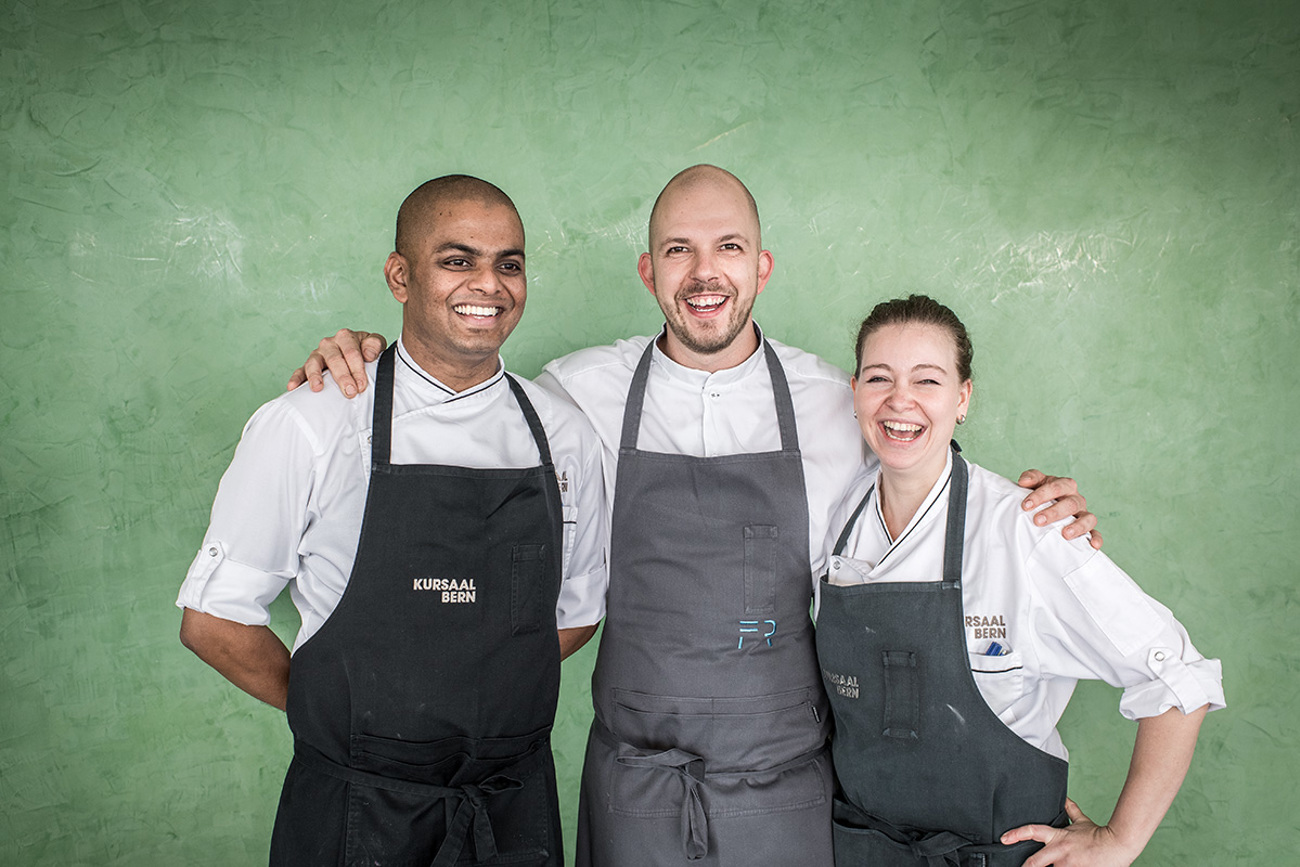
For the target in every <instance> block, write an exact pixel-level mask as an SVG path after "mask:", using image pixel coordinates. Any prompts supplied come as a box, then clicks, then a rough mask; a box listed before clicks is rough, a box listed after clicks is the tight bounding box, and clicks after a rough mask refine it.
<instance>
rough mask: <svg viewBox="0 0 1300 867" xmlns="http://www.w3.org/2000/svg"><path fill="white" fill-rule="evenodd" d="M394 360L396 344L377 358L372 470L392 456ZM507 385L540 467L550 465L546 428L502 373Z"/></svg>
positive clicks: (517, 387) (519, 389)
mask: <svg viewBox="0 0 1300 867" xmlns="http://www.w3.org/2000/svg"><path fill="white" fill-rule="evenodd" d="M396 357H397V344H396V343H394V344H393V345H392V346H390V347H388V348H387V349H385V350H384V352H383V354H382V355H380V356H379V370H378V371H377V372H376V375H375V409H374V414H373V415H372V416H371V421H370V464H371V466H372V467H386V466H388V465H389V464H390V462H391V461H392V453H393V380H394V379H395V377H394V375H393V367H394V359H396ZM505 377H506V381H507V382H509V383H510V392H511V393H512V394H513V395H514V396H515V401H516V402H517V403H518V404H519V409H520V410H521V411H523V414H524V420H525V421H527V422H528V430H529V431H530V432H531V433H532V435H533V441H534V442H536V443H537V452H538V454H539V455H541V458H542V466H546V467H549V466H552V464H553V461H552V460H551V445H550V442H549V441H548V440H547V439H546V429H545V428H543V427H542V421H541V419H540V418H538V416H537V410H536V409H534V408H533V402H532V401H531V400H529V399H528V395H527V394H525V393H524V389H523V386H521V385H520V384H519V382H518V380H516V379H515V378H514V377H513V376H511V375H510V374H508V373H507V374H506V375H505Z"/></svg>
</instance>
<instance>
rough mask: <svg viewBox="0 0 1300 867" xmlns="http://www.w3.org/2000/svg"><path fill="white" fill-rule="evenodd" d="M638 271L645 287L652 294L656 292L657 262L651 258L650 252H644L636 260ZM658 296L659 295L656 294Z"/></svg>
mask: <svg viewBox="0 0 1300 867" xmlns="http://www.w3.org/2000/svg"><path fill="white" fill-rule="evenodd" d="M636 273H637V274H639V275H641V282H642V283H644V284H645V288H647V289H649V290H650V294H651V295H654V294H655V263H654V260H653V259H651V258H650V254H649V253H642V254H641V258H640V259H637V260H636ZM656 297H658V296H656Z"/></svg>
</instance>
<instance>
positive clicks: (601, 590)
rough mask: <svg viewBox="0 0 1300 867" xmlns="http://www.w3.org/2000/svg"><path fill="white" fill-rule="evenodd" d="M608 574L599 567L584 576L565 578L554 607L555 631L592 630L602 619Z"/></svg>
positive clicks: (603, 568)
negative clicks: (589, 628) (591, 627)
mask: <svg viewBox="0 0 1300 867" xmlns="http://www.w3.org/2000/svg"><path fill="white" fill-rule="evenodd" d="M608 585H609V578H608V573H607V572H606V571H605V567H604V566H603V565H602V566H600V567H598V568H596V569H592V570H591V571H590V572H588V573H587V574H585V575H569V576H567V577H566V578H565V579H564V581H562V582H561V583H560V598H559V600H558V601H557V602H556V603H555V627H556V629H575V628H577V627H579V626H592V625H594V624H597V623H599V622H600V619H601V618H602V617H604V616H605V588H606V587H607V586H608Z"/></svg>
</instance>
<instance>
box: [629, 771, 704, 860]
mask: <svg viewBox="0 0 1300 867" xmlns="http://www.w3.org/2000/svg"><path fill="white" fill-rule="evenodd" d="M616 761H618V763H619V764H621V765H627V766H628V767H633V768H656V769H662V770H665V771H669V772H671V773H673V774H676V775H677V776H678V777H679V778H680V779H681V781H682V785H683V788H684V792H683V796H682V818H681V825H682V845H683V846H684V847H685V848H686V860H687V861H699V860H700V859H701V858H703V857H704V856H706V855H708V854H709V817H708V815H707V814H706V813H705V812H704V799H703V798H702V797H701V796H700V783H702V782H704V757H703V756H697V755H695V754H694V753H688V752H686V750H676V749H674V750H664V751H663V752H659V753H650V754H649V755H627V756H619V757H618V758H617V760H616Z"/></svg>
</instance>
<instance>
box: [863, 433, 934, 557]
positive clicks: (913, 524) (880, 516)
mask: <svg viewBox="0 0 1300 867" xmlns="http://www.w3.org/2000/svg"><path fill="white" fill-rule="evenodd" d="M883 470H884V467H881V468H879V469H877V470H876V479H875V490H874V491H873V492H872V494H871V498H872V499H873V500H874V501H875V503H874V505H875V513H876V522H877V524H878V525H879V527H880V532H881V533H882V534H883V535H884V537H885V539H888V540H889V550H888V551H886V552H885V554H884V556H883V557H881V558H880V562H882V563H883V562H884V561H885V558H886V557H888V556H889V555H890V554H891V553H893V551H894V549H895V548H897V547H898V546H899V545H901V544H902V543H903V542H904V541H906V540H907V538H908V537H909V536H911V535H912V533H913V531H915V530H916V528H917V527H919V526H921V524H922V523H924V522H927V521H931V520H938V517H937V516H939V515H946V514H947V512H946V510H944V509H942V508H940V506H941V505H942V504H943V503H946V502H947V501H948V497H947V494H948V481H949V480H950V479H951V478H952V449H951V448H950V449H948V456H947V459H946V461H945V463H944V466H943V472H941V473H940V474H939V478H938V479H936V480H935V483H934V485H933V486H931V488H930V491H929V493H927V494H926V495H925V499H924V500H922V501H921V505H920V506H919V507H917V510H916V514H914V515H912V520H910V521H908V522H907V526H906V527H905V528H903V532H902V533H899V534H898V538H897V539H890V538H889V528H888V527H887V526H886V525H885V514H884V512H883V511H881V507H880V473H881V472H882V471H883Z"/></svg>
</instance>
